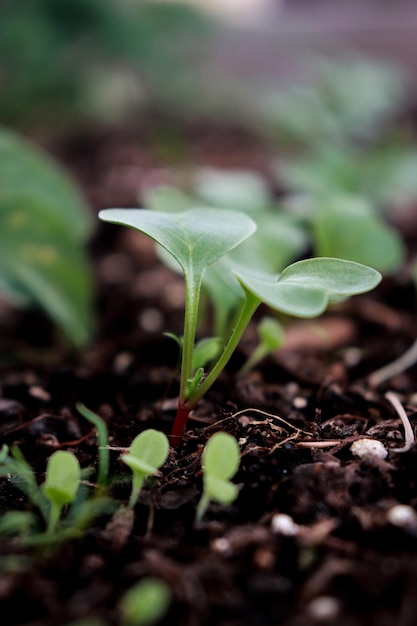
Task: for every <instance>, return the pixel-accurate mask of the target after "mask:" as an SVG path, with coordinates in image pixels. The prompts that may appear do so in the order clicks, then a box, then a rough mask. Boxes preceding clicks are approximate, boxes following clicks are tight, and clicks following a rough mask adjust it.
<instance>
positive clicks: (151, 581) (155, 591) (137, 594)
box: [119, 577, 171, 626]
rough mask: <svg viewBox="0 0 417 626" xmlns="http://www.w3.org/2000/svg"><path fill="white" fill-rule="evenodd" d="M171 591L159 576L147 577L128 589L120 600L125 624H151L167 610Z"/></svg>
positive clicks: (147, 625)
mask: <svg viewBox="0 0 417 626" xmlns="http://www.w3.org/2000/svg"><path fill="white" fill-rule="evenodd" d="M170 602H171V592H170V590H169V588H168V586H167V585H166V583H164V582H163V581H162V580H160V579H159V578H151V577H149V578H145V579H143V580H141V581H140V582H139V583H137V584H136V585H134V586H133V587H131V588H130V589H128V591H126V593H125V594H124V595H123V597H122V599H121V600H120V604H119V608H120V612H121V623H122V625H123V626H151V625H152V624H155V623H156V622H158V621H159V620H160V619H161V618H162V617H163V616H164V615H165V613H166V612H167V610H168V607H169V604H170Z"/></svg>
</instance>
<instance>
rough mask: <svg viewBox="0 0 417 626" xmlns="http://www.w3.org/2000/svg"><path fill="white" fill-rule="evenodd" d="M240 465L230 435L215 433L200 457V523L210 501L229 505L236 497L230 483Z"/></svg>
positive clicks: (236, 493)
mask: <svg viewBox="0 0 417 626" xmlns="http://www.w3.org/2000/svg"><path fill="white" fill-rule="evenodd" d="M239 464H240V448H239V444H238V442H237V441H236V439H235V438H234V437H232V435H229V434H228V433H224V432H217V433H215V434H214V435H213V436H212V437H210V439H209V441H208V442H207V444H206V446H205V448H204V451H203V456H202V469H203V495H202V496H201V499H200V502H199V503H198V507H197V514H196V521H197V522H200V521H201V519H202V517H203V515H204V513H205V512H206V510H207V507H208V505H209V504H210V501H211V500H215V501H216V502H219V503H220V504H231V503H232V502H233V501H234V500H236V498H237V495H238V488H237V486H236V485H235V484H234V483H232V482H230V478H233V476H234V475H235V474H236V472H237V470H238V469H239Z"/></svg>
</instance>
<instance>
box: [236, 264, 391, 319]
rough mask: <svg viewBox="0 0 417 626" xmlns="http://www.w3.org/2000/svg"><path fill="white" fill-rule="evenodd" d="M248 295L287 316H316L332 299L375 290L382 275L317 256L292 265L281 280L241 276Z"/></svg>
mask: <svg viewBox="0 0 417 626" xmlns="http://www.w3.org/2000/svg"><path fill="white" fill-rule="evenodd" d="M237 277H238V279H239V281H240V283H241V284H242V286H243V287H244V289H246V290H247V291H248V292H250V293H251V294H253V295H254V296H256V297H257V298H259V300H260V301H261V302H264V303H265V304H267V305H269V306H270V307H272V308H273V309H277V310H278V311H281V312H283V313H286V314H288V315H295V316H297V317H315V316H317V315H320V314H321V313H323V311H324V310H325V309H326V307H327V305H328V304H329V301H330V299H331V298H332V297H334V296H336V297H348V296H353V295H356V294H359V293H365V292H366V291H369V290H370V289H373V288H374V287H376V285H377V284H378V283H379V282H380V281H381V278H382V277H381V274H380V273H379V272H377V271H376V270H374V269H372V268H370V267H367V266H366V265H361V264H360V263H355V262H353V261H345V260H343V259H333V258H326V257H318V258H314V259H305V260H303V261H298V262H297V263H293V264H292V265H289V266H288V267H287V268H286V269H285V270H284V271H283V272H282V273H281V274H280V276H279V277H278V280H273V279H272V278H270V277H266V276H265V277H262V278H257V277H255V276H249V275H246V274H242V273H239V274H237Z"/></svg>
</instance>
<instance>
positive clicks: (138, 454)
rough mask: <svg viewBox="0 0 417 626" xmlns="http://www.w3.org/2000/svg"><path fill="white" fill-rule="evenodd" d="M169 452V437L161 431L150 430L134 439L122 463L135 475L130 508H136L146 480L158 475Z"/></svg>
mask: <svg viewBox="0 0 417 626" xmlns="http://www.w3.org/2000/svg"><path fill="white" fill-rule="evenodd" d="M168 452H169V443H168V438H167V436H166V435H165V434H164V433H162V432H160V431H159V430H155V429H154V428H148V429H147V430H144V431H143V432H142V433H140V434H139V435H137V436H136V437H135V438H134V440H133V441H132V444H131V446H130V448H129V452H128V453H127V454H123V455H122V457H121V459H122V461H123V462H124V463H126V465H128V467H130V469H131V470H132V473H133V483H132V492H131V496H130V500H129V507H130V508H133V507H134V506H135V504H136V501H137V499H138V496H139V493H140V490H141V489H142V486H143V482H144V480H145V478H146V477H147V476H151V475H153V474H156V473H157V471H158V469H159V468H160V467H161V465H163V464H164V463H165V461H166V458H167V456H168Z"/></svg>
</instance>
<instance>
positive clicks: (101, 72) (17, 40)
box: [0, 0, 417, 131]
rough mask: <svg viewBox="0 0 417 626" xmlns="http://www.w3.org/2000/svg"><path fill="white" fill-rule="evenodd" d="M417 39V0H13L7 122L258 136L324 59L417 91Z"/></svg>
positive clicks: (5, 35)
mask: <svg viewBox="0 0 417 626" xmlns="http://www.w3.org/2000/svg"><path fill="white" fill-rule="evenodd" d="M416 34H417V6H416V3H415V2H413V1H412V0H400V1H399V2H396V3H395V4H394V3H392V2H388V1H384V0H366V1H361V0H352V1H351V2H349V3H340V2H339V3H335V2H331V1H329V0H308V1H306V0H289V1H285V0H211V1H206V0H184V1H183V2H180V1H172V0H165V1H162V0H161V1H159V0H3V2H2V3H1V6H0V94H1V96H0V123H2V124H6V125H10V126H13V127H16V128H21V129H24V130H28V129H31V130H33V129H34V128H35V127H36V128H38V129H39V128H41V127H44V128H48V129H50V130H53V129H56V131H61V130H62V129H69V128H71V127H72V128H74V126H79V125H85V124H87V125H89V124H96V123H97V124H115V123H120V122H126V120H128V119H132V118H134V117H135V116H137V115H138V114H139V113H140V112H142V111H143V110H149V109H151V110H156V111H163V112H165V114H167V115H177V116H178V115H179V116H182V117H184V116H185V117H187V118H199V117H202V116H206V117H207V116H208V117H210V118H215V119H220V120H225V119H228V118H229V119H231V120H233V121H234V122H236V121H239V122H241V123H247V124H255V126H256V124H257V123H259V122H263V121H264V119H265V118H266V117H268V115H270V114H271V111H270V108H269V107H270V106H271V103H270V100H269V101H268V98H269V97H270V94H271V93H275V92H276V91H277V90H281V91H282V90H284V89H285V88H286V87H287V85H288V84H289V83H291V82H294V81H296V80H298V79H299V78H300V77H305V75H306V74H308V73H309V72H311V71H312V70H314V66H315V63H316V62H317V63H319V62H320V61H321V60H322V59H323V58H324V59H327V60H328V61H329V60H331V61H336V60H337V59H338V58H342V59H345V58H352V56H354V57H358V56H360V57H366V58H367V59H371V60H374V61H378V62H380V63H387V64H390V65H392V64H395V65H398V66H399V67H400V68H402V70H405V71H407V72H408V76H409V78H410V80H411V81H414V76H415V73H416V63H417V62H416V60H415V59H416V54H415V52H416V51H415V47H416V44H415V42H416ZM364 82H365V84H361V85H360V89H361V90H362V89H364V88H366V89H369V90H370V89H371V88H372V85H369V84H366V82H367V81H364ZM358 87H359V86H358ZM348 88H349V89H354V88H355V85H352V84H350V85H349V86H348ZM359 95H361V94H359Z"/></svg>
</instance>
